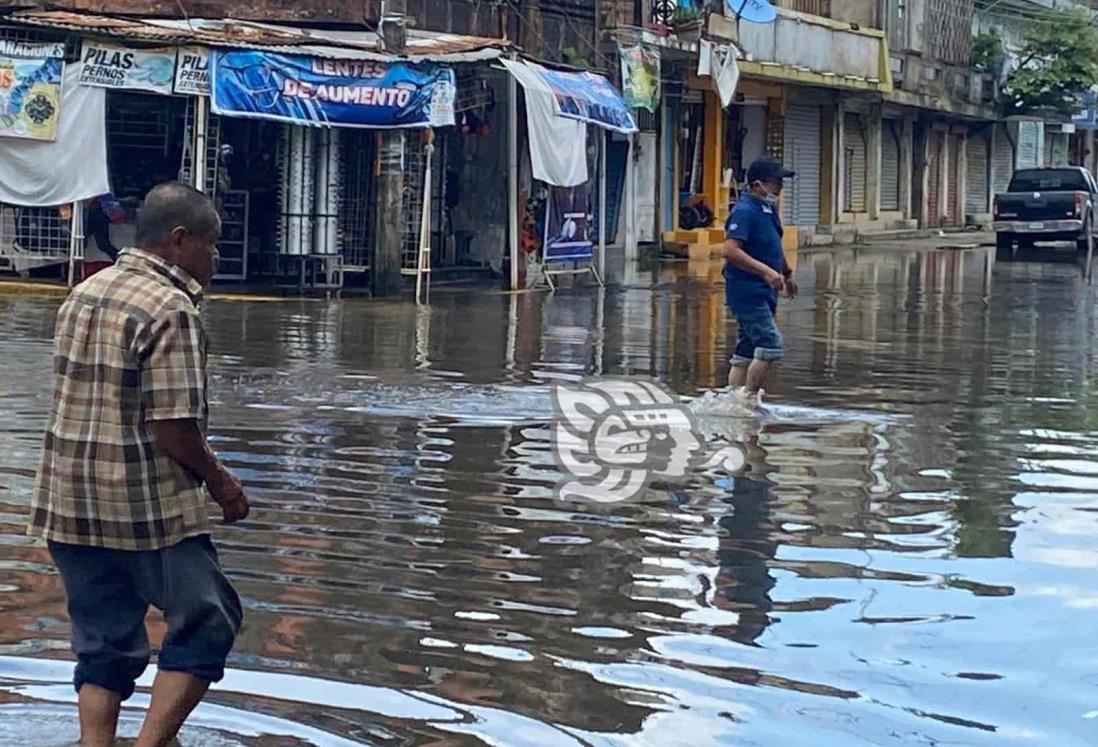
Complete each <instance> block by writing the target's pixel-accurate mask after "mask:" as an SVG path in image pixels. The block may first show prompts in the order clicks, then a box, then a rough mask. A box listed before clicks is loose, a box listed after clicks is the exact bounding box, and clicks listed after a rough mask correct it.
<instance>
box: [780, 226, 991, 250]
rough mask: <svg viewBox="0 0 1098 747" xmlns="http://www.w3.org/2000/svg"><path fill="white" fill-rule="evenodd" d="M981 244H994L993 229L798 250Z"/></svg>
mask: <svg viewBox="0 0 1098 747" xmlns="http://www.w3.org/2000/svg"><path fill="white" fill-rule="evenodd" d="M981 246H995V233H994V232H993V231H952V232H948V233H947V232H941V233H939V234H938V235H935V236H930V237H927V238H889V237H885V236H880V237H872V238H870V239H868V240H866V239H862V240H860V241H858V242H857V243H855V244H848V245H846V246H841V245H831V246H808V247H803V248H802V249H801V250H800V253H801V254H812V253H816V252H834V251H842V250H843V249H850V248H855V247H856V248H859V249H879V250H899V251H906V252H919V251H935V250H945V249H975V248H977V247H981Z"/></svg>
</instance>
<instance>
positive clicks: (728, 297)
mask: <svg viewBox="0 0 1098 747" xmlns="http://www.w3.org/2000/svg"><path fill="white" fill-rule="evenodd" d="M793 176H795V174H794V172H792V171H790V170H789V169H787V168H785V166H783V165H782V163H781V162H780V161H777V160H776V159H773V158H768V157H763V158H760V159H758V160H756V161H755V162H754V163H752V164H751V166H749V167H748V169H747V190H745V192H744V193H743V195H742V196H741V197H740V200H739V201H738V202H737V203H736V207H735V208H733V210H732V215H730V216H729V217H728V222H727V223H726V224H725V235H726V238H727V240H726V241H725V244H724V257H725V259H726V260H727V262H726V264H725V267H724V292H725V302H726V303H727V304H728V308H729V310H731V312H732V314H733V315H735V317H736V321H737V323H738V324H739V339H738V340H737V342H736V352H735V354H734V355H733V356H732V361H731V363H732V371H731V372H730V373H729V375H728V384H729V386H730V387H732V388H734V389H739V388H743V387H746V389H747V391H748V392H749V393H752V394H754V393H757V392H759V391H760V390H762V389H763V388H764V386H765V384H766V380H767V377H768V376H769V375H770V370H771V368H772V367H773V366H774V363H775V362H776V361H779V360H781V358H782V356H783V355H784V353H785V347H784V344H783V341H782V333H781V332H780V331H779V330H778V325H777V324H776V323H775V322H774V314H775V313H776V312H777V309H778V295H779V294H781V295H784V296H786V297H787V298H793V297H794V296H795V295H796V294H797V284H796V282H794V280H793V271H792V269H790V267H789V265H788V264H787V263H786V261H785V252H783V251H782V232H783V231H782V221H781V217H780V216H779V215H778V212H779V207H778V204H779V196H780V195H781V193H782V183H783V180H785V179H789V178H791V177H793Z"/></svg>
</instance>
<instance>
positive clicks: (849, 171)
mask: <svg viewBox="0 0 1098 747" xmlns="http://www.w3.org/2000/svg"><path fill="white" fill-rule="evenodd" d="M866 150H867V149H866V144H865V132H864V130H863V129H862V122H861V118H860V117H859V116H858V115H857V114H854V113H852V112H847V113H846V114H844V115H843V151H844V153H843V155H844V157H845V159H846V176H845V179H844V180H843V181H844V182H845V185H844V187H845V189H846V210H847V212H850V213H864V212H865V210H866V207H865V204H866V199H865V185H866V173H865V172H866Z"/></svg>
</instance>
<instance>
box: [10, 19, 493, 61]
mask: <svg viewBox="0 0 1098 747" xmlns="http://www.w3.org/2000/svg"><path fill="white" fill-rule="evenodd" d="M4 20H6V21H7V22H10V23H16V24H20V25H26V26H35V27H38V28H48V29H54V30H58V31H68V32H70V33H75V34H87V35H89V36H105V37H113V38H115V39H124V40H127V41H133V42H145V43H149V44H169V45H183V44H194V45H202V46H207V47H229V48H240V49H261V50H269V51H276V52H294V53H297V54H305V55H311V56H314V57H327V58H333V59H352V60H360V59H361V60H393V59H403V60H411V61H425V62H426V61H430V62H477V61H481V60H494V59H496V58H498V57H501V56H502V55H503V52H504V51H505V50H507V49H510V48H511V47H512V45H511V43H510V42H509V41H507V40H506V39H490V38H487V37H480V36H463V35H459V34H442V33H433V32H429V31H421V30H418V29H410V30H409V31H408V41H407V48H406V50H405V54H404V55H399V56H398V55H393V54H390V53H388V52H384V51H383V50H382V49H381V40H380V38H379V37H378V35H377V34H376V33H374V32H372V31H336V30H328V29H316V28H311V29H306V28H298V27H293V26H281V25H276V24H269V23H256V22H254V21H238V20H234V19H210V18H192V19H190V20H182V19H155V18H143V19H135V18H120V17H117V16H105V15H97V14H90V13H71V12H68V11H53V10H28V11H21V12H18V13H13V14H11V15H9V16H6V17H5V19H4Z"/></svg>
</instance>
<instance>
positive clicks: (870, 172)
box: [862, 106, 881, 220]
mask: <svg viewBox="0 0 1098 747" xmlns="http://www.w3.org/2000/svg"><path fill="white" fill-rule="evenodd" d="M862 121H863V122H864V123H865V126H866V185H865V191H866V195H865V197H866V203H867V204H866V211H867V212H868V213H869V219H870V220H877V219H879V218H880V217H881V107H880V106H872V107H870V108H869V114H867V115H866V116H865V117H864V118H863V119H862Z"/></svg>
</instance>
